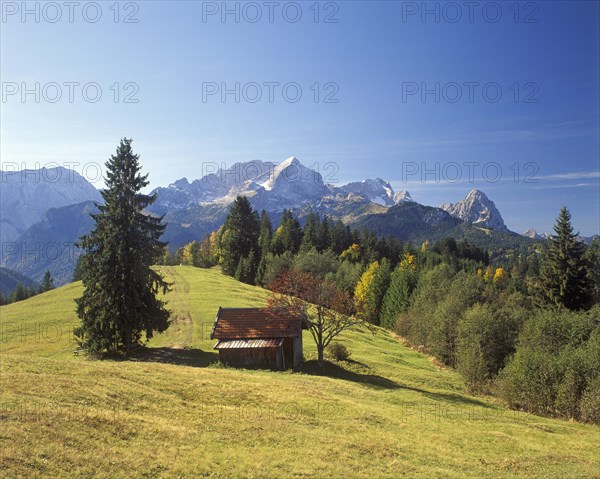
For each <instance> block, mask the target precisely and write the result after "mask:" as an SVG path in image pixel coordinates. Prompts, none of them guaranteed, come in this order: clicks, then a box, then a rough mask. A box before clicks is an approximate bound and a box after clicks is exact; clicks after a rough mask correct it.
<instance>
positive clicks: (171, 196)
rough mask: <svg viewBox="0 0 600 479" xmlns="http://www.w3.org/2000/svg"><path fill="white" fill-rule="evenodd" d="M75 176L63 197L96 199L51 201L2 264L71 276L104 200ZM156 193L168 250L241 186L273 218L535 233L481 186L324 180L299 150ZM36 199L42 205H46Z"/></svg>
mask: <svg viewBox="0 0 600 479" xmlns="http://www.w3.org/2000/svg"><path fill="white" fill-rule="evenodd" d="M76 182H77V184H79V183H81V184H80V185H79V187H77V188H75V193H74V194H73V195H72V196H68V195H63V196H62V198H63V200H62V201H63V202H67V201H74V200H76V199H78V198H79V197H80V196H84V197H85V196H92V197H93V199H92V201H90V200H85V201H83V202H77V203H74V204H68V205H65V206H60V207H57V208H51V209H48V208H47V211H45V212H44V213H43V214H42V216H41V217H40V220H38V221H37V222H35V223H34V224H31V225H29V226H28V227H27V228H26V229H24V230H23V231H22V232H21V234H20V236H19V237H18V238H17V240H15V241H14V242H13V243H14V244H13V243H11V245H10V246H11V248H3V250H2V255H1V258H0V259H1V260H2V262H1V265H2V266H5V267H8V268H10V269H13V270H15V271H18V272H19V273H21V274H24V275H26V276H28V277H30V278H32V279H33V280H38V281H39V280H41V277H42V276H43V274H44V272H45V271H46V270H47V269H49V270H50V272H51V273H52V275H53V277H54V278H55V281H56V284H57V285H60V284H64V283H66V282H68V281H70V280H71V277H72V273H73V269H74V267H75V263H76V260H77V257H78V255H79V251H78V250H77V248H75V246H74V244H75V243H76V242H77V241H78V240H79V238H80V237H81V236H82V235H84V234H86V233H88V232H89V231H90V230H91V228H92V227H93V219H92V218H91V217H90V213H91V212H94V211H95V207H94V202H101V201H102V200H101V197H100V193H99V192H98V191H97V190H95V188H93V186H92V185H91V184H89V183H88V184H87V186H86V185H85V184H84V183H82V182H86V181H85V179H83V178H81V177H79V178H76ZM86 183H87V182H86ZM36 187H39V185H25V186H24V187H23V192H24V193H23V194H24V200H23V202H24V203H28V199H27V198H29V197H28V196H27V195H28V194H29V193H28V192H29V191H31V190H32V189H35V188H36ZM90 188H91V189H90ZM58 191H59V192H60V191H62V189H61V188H58ZM78 192H79V193H81V192H82V193H81V194H79V193H78ZM152 193H155V194H156V195H157V200H156V202H155V203H154V204H153V205H151V206H150V207H149V208H148V212H149V213H150V214H158V215H164V222H165V223H166V230H165V233H164V235H163V237H162V240H163V241H167V242H168V243H169V248H170V249H171V250H175V249H177V248H178V247H180V246H183V245H184V244H186V243H189V242H190V241H193V240H200V239H202V238H203V237H204V236H206V235H207V234H209V233H211V232H212V231H214V230H216V229H218V228H219V227H220V226H221V225H222V224H223V222H224V220H225V217H226V216H227V213H228V211H229V207H230V204H231V202H232V201H233V200H234V199H235V197H236V196H237V195H240V194H241V195H245V196H247V197H248V198H249V200H250V202H251V204H252V206H253V207H254V208H255V209H256V210H258V211H261V210H263V209H264V210H266V211H268V212H269V214H270V215H271V219H272V221H273V224H274V225H275V226H276V225H277V224H278V223H279V220H280V217H281V213H282V211H283V209H284V208H287V209H290V210H291V211H292V213H293V214H294V215H295V216H297V217H298V218H299V219H300V221H301V222H303V218H305V217H306V216H307V215H308V214H309V213H310V212H311V211H312V212H316V213H319V214H321V215H327V216H329V217H331V218H332V219H334V220H341V221H343V222H344V223H345V224H347V225H350V226H351V227H353V228H359V229H360V228H367V229H371V230H374V231H376V232H378V233H380V234H386V235H393V236H396V237H399V238H401V239H402V240H404V241H413V242H420V241H423V240H424V239H429V240H430V241H432V240H435V239H438V238H441V237H444V236H453V237H455V238H457V239H460V238H468V239H469V240H473V241H474V242H476V243H477V244H479V245H481V246H486V245H489V244H494V245H498V244H501V243H503V242H506V244H509V245H520V244H524V243H523V242H529V241H534V240H532V239H529V238H525V237H523V236H521V235H517V234H516V233H512V232H509V231H508V229H507V228H506V226H505V224H504V220H503V219H502V216H501V215H500V212H499V211H498V210H497V208H496V207H495V205H494V203H493V201H491V200H490V199H489V198H488V197H487V196H486V195H485V193H483V192H481V191H478V190H473V191H471V192H469V194H468V195H467V196H466V197H465V199H463V200H461V201H459V202H458V203H456V204H449V203H448V204H444V205H442V208H443V209H442V208H435V207H430V206H424V205H421V204H418V203H416V202H415V201H414V200H413V199H412V197H411V195H410V193H409V192H407V191H397V192H396V191H394V189H393V188H392V186H391V184H390V183H389V182H388V181H386V180H383V179H381V178H375V179H367V180H363V181H355V182H351V183H348V184H345V185H341V186H337V185H331V184H326V183H325V182H324V180H323V177H322V176H321V174H319V173H318V172H317V171H314V170H312V169H310V168H307V167H306V166H304V165H303V164H302V163H301V162H300V160H298V159H297V158H295V157H290V158H288V159H286V160H285V161H283V162H282V163H280V164H276V163H273V162H263V161H260V160H253V161H250V162H245V163H243V162H242V163H236V164H234V165H233V166H232V167H231V168H221V169H217V170H216V171H214V172H212V173H209V174H206V175H204V176H203V177H202V178H200V179H196V180H192V181H191V182H190V181H189V180H188V179H187V178H181V179H179V180H177V181H175V182H173V183H172V184H170V185H169V186H168V187H161V188H156V189H155V190H154V191H153V192H152ZM56 194H57V195H59V193H56ZM3 196H4V193H3ZM16 198H17V199H16V200H13V201H17V202H18V201H19V200H18V195H16ZM3 200H4V199H3ZM37 206H39V207H40V210H41V205H37ZM38 214H39V213H38ZM22 227H23V226H21V228H22ZM30 252H34V253H32V254H30Z"/></svg>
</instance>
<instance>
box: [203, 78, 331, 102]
mask: <svg viewBox="0 0 600 479" xmlns="http://www.w3.org/2000/svg"><path fill="white" fill-rule="evenodd" d="M339 91H340V86H339V85H338V84H337V83H336V82H331V81H330V82H324V83H320V82H314V83H311V84H309V85H304V87H303V86H302V85H301V84H300V83H298V82H293V81H292V82H287V83H281V82H276V81H266V82H261V83H259V82H255V81H252V82H247V83H240V82H235V83H229V84H228V83H226V82H220V83H218V82H214V81H209V82H202V103H209V102H211V101H213V102H215V101H216V102H220V103H259V102H261V103H275V102H280V101H283V102H285V103H298V102H299V101H301V100H302V99H303V98H304V99H305V100H308V101H310V100H312V101H313V102H314V103H339V99H338V97H337V94H338V93H339Z"/></svg>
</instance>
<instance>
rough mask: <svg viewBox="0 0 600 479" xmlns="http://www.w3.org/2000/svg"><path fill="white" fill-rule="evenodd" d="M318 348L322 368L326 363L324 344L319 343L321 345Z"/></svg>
mask: <svg viewBox="0 0 600 479" xmlns="http://www.w3.org/2000/svg"><path fill="white" fill-rule="evenodd" d="M317 349H318V352H319V359H318V362H319V367H320V368H321V369H322V368H323V365H324V361H323V346H322V345H319V347H318V348H317Z"/></svg>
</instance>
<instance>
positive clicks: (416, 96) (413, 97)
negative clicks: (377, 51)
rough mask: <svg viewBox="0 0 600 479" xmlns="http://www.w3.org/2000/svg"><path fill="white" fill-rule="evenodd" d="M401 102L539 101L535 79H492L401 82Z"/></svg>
mask: <svg viewBox="0 0 600 479" xmlns="http://www.w3.org/2000/svg"><path fill="white" fill-rule="evenodd" d="M401 90H402V103H409V102H419V101H420V102H421V103H477V102H484V103H498V102H500V101H501V100H502V98H503V97H504V98H508V99H509V100H511V101H512V102H513V103H539V101H540V97H539V93H540V86H539V85H538V84H537V83H536V82H531V81H527V82H513V83H511V84H509V85H505V86H504V88H503V87H502V85H501V84H500V83H498V82H495V81H488V82H481V81H463V82H457V81H449V82H445V83H442V82H416V81H405V82H402V88H401Z"/></svg>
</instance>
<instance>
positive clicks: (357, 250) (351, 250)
mask: <svg viewBox="0 0 600 479" xmlns="http://www.w3.org/2000/svg"><path fill="white" fill-rule="evenodd" d="M361 257H362V248H361V247H360V245H358V244H356V243H353V244H351V245H350V246H349V247H348V248H347V249H345V250H344V251H342V254H341V255H340V258H341V259H342V260H348V261H351V262H352V263H358V262H359V261H360V259H361Z"/></svg>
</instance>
